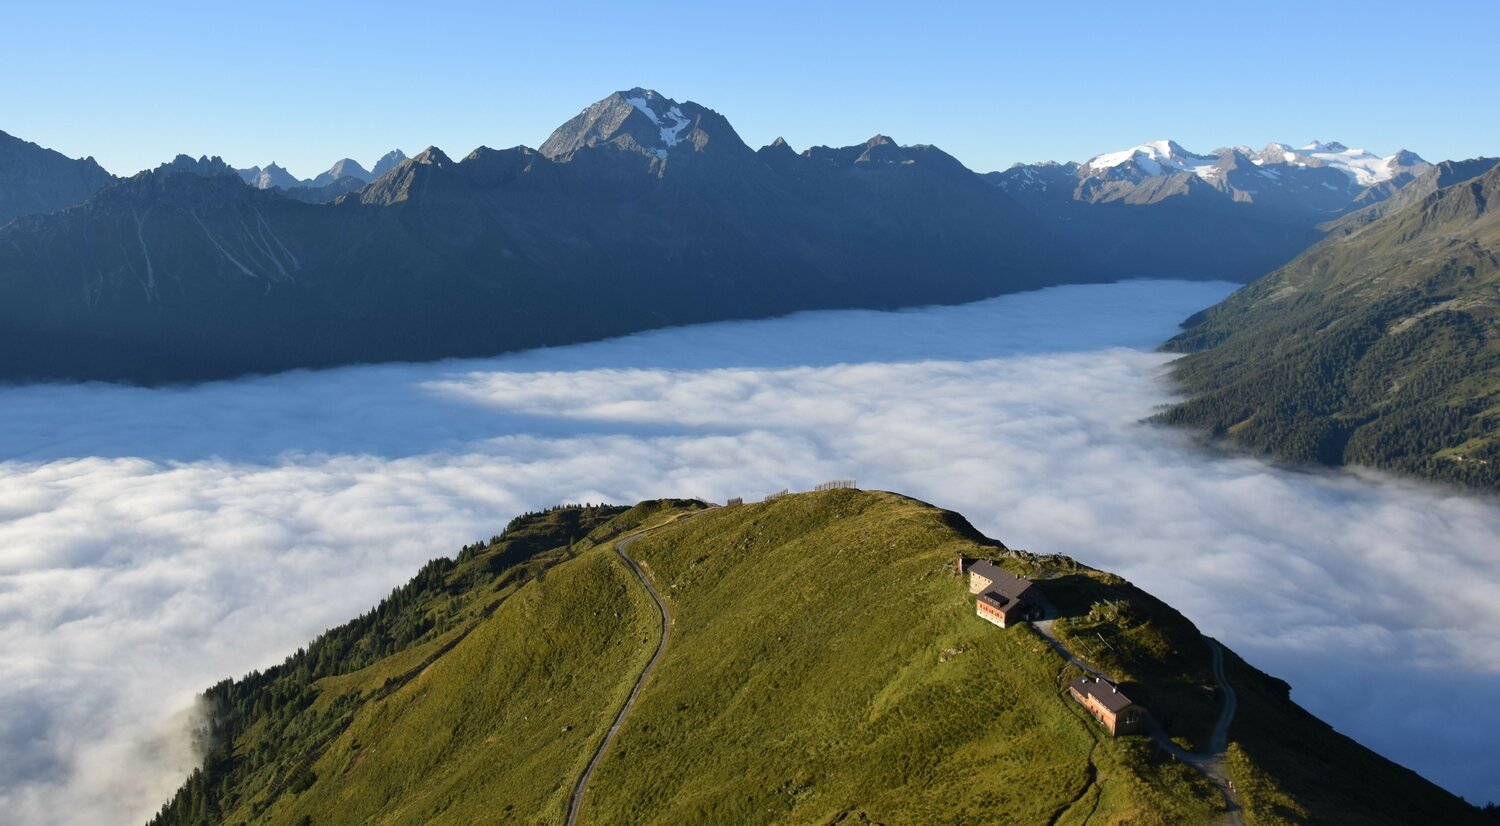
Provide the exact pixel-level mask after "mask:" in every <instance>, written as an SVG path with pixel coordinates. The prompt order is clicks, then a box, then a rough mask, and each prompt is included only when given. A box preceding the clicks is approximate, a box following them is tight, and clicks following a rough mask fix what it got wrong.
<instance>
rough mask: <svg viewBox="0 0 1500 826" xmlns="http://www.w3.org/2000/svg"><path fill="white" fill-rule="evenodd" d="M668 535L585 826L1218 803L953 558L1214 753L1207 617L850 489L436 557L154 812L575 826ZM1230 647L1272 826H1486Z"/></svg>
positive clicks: (636, 515) (1084, 814)
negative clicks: (1114, 726)
mask: <svg viewBox="0 0 1500 826" xmlns="http://www.w3.org/2000/svg"><path fill="white" fill-rule="evenodd" d="M685 516H691V518H687V519H684V518H682V517H685ZM654 526H661V527H660V528H659V529H657V530H655V531H653V532H651V533H649V534H646V535H645V536H644V537H643V538H642V539H640V540H639V541H637V542H636V543H634V544H633V545H632V546H631V547H630V548H629V553H630V555H631V557H632V558H634V559H636V560H638V561H639V563H640V564H641V565H642V567H643V569H644V570H645V572H646V574H647V575H648V576H649V577H650V578H651V579H652V581H653V582H654V584H655V586H656V588H657V590H658V591H659V592H660V593H661V594H662V596H663V598H664V599H665V601H666V602H667V604H668V606H669V609H670V612H671V615H672V618H673V630H672V637H671V643H670V645H669V646H668V648H667V650H666V653H665V655H664V657H663V658H662V660H661V661H660V662H659V664H658V665H657V666H656V669H655V670H654V672H653V673H652V674H651V676H650V677H649V679H648V680H647V682H646V684H645V687H644V689H643V691H642V692H641V694H640V696H639V698H638V700H637V702H636V704H635V706H634V707H633V708H632V710H631V711H630V713H629V714H628V715H627V716H626V718H625V720H624V723H623V726H622V727H621V729H620V731H619V734H618V737H617V739H616V740H615V741H614V742H613V743H612V745H611V746H610V747H609V749H608V750H607V751H606V752H605V755H604V759H603V761H602V762H601V763H600V765H599V766H598V768H597V770H596V772H595V774H594V776H593V778H592V782H591V783H590V785H589V787H588V790H587V794H586V796H585V798H584V802H583V806H582V809H581V812H580V817H579V822H580V823H601V824H602V823H663V824H666V823H700V822H713V823H724V822H731V823H765V822H792V823H818V824H825V823H857V822H874V823H987V822H995V821H997V820H1001V819H1003V820H1007V821H1011V822H1016V823H1059V824H1067V823H1083V822H1085V821H1087V822H1089V823H1096V824H1098V823H1139V824H1151V823H1204V822H1211V821H1213V820H1214V819H1215V818H1216V817H1218V816H1219V815H1220V814H1221V813H1222V809H1223V802H1222V798H1221V797H1220V795H1219V793H1218V791H1217V790H1216V789H1215V788H1214V787H1213V786H1212V785H1211V784H1209V783H1208V782H1207V781H1206V780H1205V779H1204V778H1203V777H1202V776H1200V775H1198V774H1197V773H1196V772H1195V771H1194V770H1193V769H1191V768H1189V767H1187V766H1185V765H1183V764H1181V763H1178V762H1176V761H1174V760H1173V759H1172V758H1171V757H1170V756H1169V755H1167V754H1166V753H1165V752H1163V751H1162V750H1161V749H1159V748H1158V747H1157V746H1156V745H1155V743H1153V741H1152V740H1150V739H1149V738H1147V737H1144V736H1134V737H1122V738H1118V739H1115V738H1110V737H1109V736H1108V735H1107V734H1106V733H1105V732H1104V731H1103V730H1102V729H1101V728H1100V726H1099V725H1098V724H1097V723H1095V722H1094V720H1093V719H1092V718H1091V717H1089V716H1088V715H1087V714H1086V713H1085V712H1084V711H1083V710H1082V709H1081V708H1079V707H1077V706H1076V705H1075V704H1074V703H1072V702H1071V701H1070V700H1068V699H1067V696H1066V694H1065V691H1064V689H1063V686H1064V685H1065V684H1066V682H1067V680H1068V679H1070V678H1071V677H1072V676H1073V675H1074V674H1075V673H1076V671H1075V669H1074V667H1072V666H1069V665H1066V664H1065V663H1064V661H1063V660H1062V658H1061V657H1060V656H1059V655H1058V654H1056V653H1055V652H1054V651H1053V650H1052V649H1051V648H1050V647H1048V645H1047V644H1046V643H1045V642H1044V641H1043V640H1042V639H1041V638H1039V637H1038V636H1037V635H1036V634H1035V633H1034V632H1033V631H1032V630H1031V629H1030V628H1029V627H1027V626H1026V625H1025V624H1022V625H1019V626H1015V627H1012V628H1010V629H1007V630H1001V629H998V628H996V627H994V626H992V625H990V624H988V623H986V622H984V621H983V620H980V619H979V618H977V617H975V616H974V608H973V601H972V597H970V595H969V594H968V591H967V589H966V588H965V586H964V584H963V582H962V580H961V579H960V578H959V577H957V576H956V575H955V574H954V572H953V560H954V558H955V557H956V556H957V555H959V554H964V555H968V556H983V557H988V558H993V559H996V560H998V561H1000V562H1001V563H1002V564H1004V565H1006V566H1007V567H1009V568H1011V569H1012V570H1014V571H1017V572H1020V573H1023V574H1030V575H1033V576H1036V577H1038V578H1043V579H1045V581H1044V583H1043V585H1044V587H1045V588H1046V593H1047V594H1048V595H1049V597H1051V598H1052V599H1053V601H1054V602H1055V603H1056V604H1057V606H1058V608H1059V609H1060V611H1061V613H1062V615H1063V618H1062V619H1060V620H1059V622H1058V629H1057V630H1058V633H1059V635H1060V636H1062V637H1063V638H1064V639H1066V640H1067V641H1068V642H1069V643H1070V646H1071V647H1073V648H1074V650H1075V651H1078V652H1079V653H1083V651H1084V650H1086V649H1085V648H1084V642H1085V641H1086V640H1090V639H1092V640H1100V641H1101V642H1107V643H1108V644H1107V645H1096V646H1094V648H1096V649H1098V651H1096V652H1094V653H1093V654H1090V655H1089V656H1090V658H1091V659H1095V660H1096V661H1095V662H1094V664H1095V665H1098V666H1100V667H1104V668H1106V669H1113V670H1117V671H1118V672H1119V673H1120V674H1121V675H1123V676H1125V677H1127V678H1128V680H1129V681H1130V684H1131V688H1132V690H1133V691H1135V692H1136V693H1137V694H1139V695H1140V696H1141V698H1143V699H1145V700H1146V702H1148V703H1150V704H1152V707H1153V709H1154V710H1155V711H1156V712H1157V714H1158V716H1159V717H1160V718H1161V719H1162V720H1163V722H1164V724H1165V726H1166V728H1167V731H1168V732H1169V733H1170V734H1172V735H1173V736H1174V737H1175V738H1176V739H1178V740H1179V742H1181V743H1183V744H1185V745H1190V746H1191V745H1193V744H1195V743H1197V742H1199V741H1201V740H1202V739H1203V738H1204V737H1205V736H1206V734H1207V732H1208V730H1209V729H1210V728H1211V727H1212V723H1213V720H1214V719H1215V718H1216V716H1217V713H1218V699H1217V698H1216V697H1215V696H1214V695H1213V694H1212V693H1211V691H1210V690H1208V688H1210V687H1211V686H1212V677H1211V675H1210V674H1209V670H1208V656H1209V655H1208V651H1207V647H1206V645H1205V644H1204V643H1203V641H1202V639H1201V637H1199V636H1198V634H1197V632H1196V630H1195V629H1193V627H1192V625H1191V624H1190V623H1189V622H1188V621H1187V620H1186V619H1184V618H1183V617H1182V616H1181V615H1179V614H1177V613H1176V612H1175V611H1173V610H1172V609H1171V608H1170V607H1168V606H1166V605H1164V604H1162V603H1160V602H1158V601H1156V600H1154V599H1152V598H1151V597H1149V596H1148V595H1146V594H1144V593H1142V592H1140V591H1139V590H1137V589H1135V588H1134V587H1133V586H1131V585H1130V584H1129V583H1127V582H1125V581H1123V580H1121V579H1119V578H1118V577H1114V576H1112V575H1109V574H1106V573H1103V572H1099V571H1093V570H1091V569H1088V568H1086V567H1083V566H1080V565H1078V564H1077V563H1075V562H1073V561H1072V560H1070V559H1068V558H1066V557H1060V556H1042V555H1036V554H1029V553H1024V552H1015V551H1009V550H1007V549H1005V548H1004V547H1003V546H1002V545H1000V544H999V543H997V542H994V541H992V540H989V539H986V538H984V537H983V536H981V535H979V534H978V533H977V532H975V531H974V530H973V529H972V528H971V527H970V526H969V525H968V524H967V523H966V522H965V521H964V520H963V519H962V518H961V517H959V516H957V515H956V514H952V513H949V512H946V511H942V510H939V509H936V508H933V507H931V506H928V505H925V504H923V503H921V502H917V501H914V500H911V499H908V498H905V497H901V496H898V495H895V494H889V493H871V492H859V491H849V490H839V491H828V492H824V493H816V494H799V495H795V496H789V497H785V498H782V499H779V500H776V501H773V502H766V503H760V504H754V505H744V506H737V507H732V508H719V509H712V510H707V511H703V510H700V509H699V506H698V505H697V503H690V502H652V503H643V504H642V505H638V506H636V507H635V508H633V509H631V510H629V511H624V510H622V509H606V508H594V509H565V510H559V511H552V512H549V513H547V514H542V515H533V516H531V517H528V518H525V519H522V520H518V522H517V524H515V525H513V527H512V528H511V529H510V530H508V531H507V532H506V534H505V535H503V536H501V537H498V538H497V540H496V541H493V542H491V543H488V544H485V545H482V546H471V547H470V548H468V549H465V551H464V552H463V553H462V554H460V559H459V560H458V561H439V562H435V563H432V564H430V565H429V566H428V568H427V569H424V573H423V575H421V576H419V577H418V579H417V580H414V581H413V583H412V584H411V585H408V586H406V588H405V589H402V591H398V592H397V593H396V594H394V595H393V597H392V599H391V600H389V601H388V602H387V604H386V605H385V606H382V608H381V609H379V610H377V612H375V615H376V616H377V618H378V617H381V616H386V615H387V614H389V613H391V612H392V611H396V613H395V614H391V615H392V616H395V615H400V616H408V617H410V616H421V617H425V618H427V620H426V621H425V623H424V622H415V624H413V622H414V621H411V620H408V621H407V622H406V624H392V623H389V622H384V621H383V620H379V619H377V621H375V622H374V623H373V625H372V623H371V622H370V620H368V619H367V618H362V619H361V620H360V621H358V622H357V623H355V624H352V625H351V627H350V628H349V629H340V630H338V631H335V632H330V634H329V635H328V636H325V637H324V638H323V639H321V640H320V641H319V642H318V643H315V644H314V645H313V646H312V648H310V649H308V652H305V653H299V655H298V656H296V657H293V658H292V659H291V660H289V661H288V663H287V665H286V666H284V667H282V668H280V669H277V670H274V672H275V673H269V672H268V674H267V675H251V676H250V677H247V678H246V679H245V680H242V681H237V682H233V683H225V684H221V685H220V686H216V687H215V689H213V690H212V691H211V692H210V694H209V696H210V699H211V701H213V702H214V703H216V704H217V705H218V706H219V708H220V714H221V719H227V720H229V721H230V722H227V723H225V722H221V723H220V724H219V726H218V728H217V730H216V732H215V736H216V748H215V750H214V752H213V753H212V755H211V756H210V757H209V759H208V760H207V761H206V765H205V768H204V769H203V770H202V771H200V772H199V773H198V774H196V775H194V777H193V778H192V779H190V780H189V782H188V783H187V785H186V786H185V787H184V789H183V790H182V791H181V792H179V794H178V795H177V796H176V798H174V800H173V801H172V802H171V803H169V804H168V806H167V807H166V808H165V809H164V810H163V813H162V815H161V816H160V817H159V818H158V819H157V821H156V822H158V823H161V824H169V823H221V822H222V823H246V824H249V823H257V824H258V823H267V824H282V823H285V824H300V823H317V824H325V823H328V824H341V823H381V824H386V823H391V824H395V823H477V822H517V823H560V822H562V820H563V818H564V815H565V812H566V809H567V798H568V795H569V794H570V792H571V790H572V787H573V783H574V782H575V781H576V780H577V778H578V776H579V774H580V773H581V772H582V770H583V768H584V766H585V764H586V762H587V760H588V758H589V756H590V754H591V753H592V751H593V749H594V747H595V746H596V745H597V744H598V743H599V742H600V739H601V738H602V737H603V735H604V732H605V730H606V729H607V727H608V726H609V723H610V721H611V719H612V718H613V715H614V713H615V712H616V710H617V709H618V708H619V707H620V705H621V703H622V702H623V700H624V699H625V697H626V695H627V694H628V693H629V690H630V687H631V685H632V684H633V682H634V680H635V678H636V676H637V675H638V674H639V673H640V672H641V669H642V668H643V667H644V665H645V663H646V661H647V660H648V659H649V657H650V655H651V653H652V651H653V650H654V649H655V646H656V643H657V640H658V634H659V626H658V621H659V619H658V615H657V613H656V609H655V606H654V605H653V604H652V603H651V600H650V597H649V596H648V595H647V594H646V592H645V589H644V588H643V587H642V585H641V584H640V582H639V581H637V580H636V579H635V578H634V576H633V574H632V573H631V572H630V571H629V569H628V568H627V567H626V566H625V565H624V563H623V562H622V561H621V560H620V559H618V558H617V557H616V556H615V554H614V553H613V544H614V541H615V540H616V539H618V538H620V537H623V536H629V535H632V534H634V533H635V532H637V531H639V530H641V529H643V528H649V527H654ZM434 571H436V572H437V573H434ZM394 604H399V606H401V607H400V608H399V610H397V609H393V608H388V607H387V606H390V605H394ZM360 623H364V624H363V625H360ZM424 625H425V629H424V630H422V631H421V632H420V633H416V632H412V633H409V634H408V637H409V642H408V643H407V644H406V645H404V646H401V647H399V648H398V650H394V651H392V652H391V653H389V654H386V655H385V656H381V657H379V658H376V659H373V660H369V661H368V662H366V660H365V659H364V658H363V657H362V656H359V655H350V657H349V658H347V659H346V660H344V661H342V662H344V663H346V664H347V665H348V666H351V667H343V666H341V665H339V664H337V663H335V664H334V665H331V666H325V667H323V669H322V671H318V670H316V669H309V668H305V667H304V666H305V665H306V663H307V662H308V660H309V658H312V654H311V652H313V651H321V650H323V648H324V647H326V646H327V645H329V644H331V643H329V642H327V641H328V640H343V639H350V638H357V639H358V640H360V641H361V642H360V643H357V644H350V645H345V646H343V647H341V648H340V649H339V650H340V651H349V652H358V651H368V650H373V649H374V648H378V647H379V646H378V645H376V644H375V643H373V642H369V641H370V640H373V639H376V638H378V637H380V634H378V633H376V632H375V631H372V630H369V628H371V627H374V626H378V627H381V628H393V627H402V628H405V627H411V628H416V627H419V626H424ZM362 629H363V630H362ZM313 659H314V660H315V659H316V658H313ZM1229 664H1230V668H1231V672H1232V677H1231V679H1232V680H1233V684H1234V685H1235V687H1236V688H1237V690H1238V691H1239V695H1240V698H1241V699H1240V716H1239V717H1238V718H1237V720H1239V721H1241V722H1238V723H1237V724H1236V726H1235V727H1234V728H1233V729H1231V735H1232V738H1233V740H1234V741H1235V744H1234V747H1233V749H1232V752H1231V758H1232V759H1231V763H1232V771H1233V773H1234V776H1235V777H1236V779H1237V782H1238V785H1240V786H1241V788H1242V789H1243V790H1244V794H1245V796H1246V804H1247V810H1248V814H1249V815H1250V818H1249V819H1250V822H1252V823H1265V824H1270V823H1288V822H1293V823H1295V822H1310V821H1312V820H1327V819H1329V818H1330V817H1333V818H1334V819H1338V820H1341V822H1368V823H1394V822H1414V821H1418V820H1422V819H1430V818H1438V821H1440V822H1447V823H1462V822H1466V821H1468V820H1472V819H1475V818H1476V817H1477V816H1476V815H1475V814H1474V812H1473V811H1472V810H1471V809H1469V808H1468V807H1466V806H1465V805H1464V804H1463V803H1462V802H1461V801H1459V800H1457V799H1456V798H1454V797H1452V796H1450V795H1448V794H1446V793H1444V792H1442V791H1441V790H1440V789H1437V788H1436V787H1434V786H1432V785H1431V784H1429V783H1427V782H1426V781H1423V780H1422V779H1421V778H1419V777H1417V776H1416V775H1414V774H1412V773H1411V772H1408V771H1406V770H1404V769H1401V768H1399V767H1397V766H1395V765H1393V764H1391V763H1389V762H1387V761H1385V760H1383V759H1381V758H1379V757H1377V756H1375V755H1373V754H1372V753H1370V752H1368V751H1367V750H1365V749H1363V748H1362V747H1360V746H1358V745H1357V744H1355V743H1353V742H1352V741H1350V740H1348V739H1346V738H1343V737H1341V736H1340V735H1338V734H1336V733H1334V732H1332V731H1331V730H1329V729H1328V728H1327V727H1326V726H1325V725H1323V724H1322V723H1320V722H1319V721H1317V720H1316V719H1314V718H1312V717H1311V716H1310V715H1307V714H1306V713H1305V712H1303V711H1302V710H1301V709H1298V708H1297V707H1296V706H1295V705H1293V704H1292V703H1291V702H1290V701H1289V700H1288V699H1287V697H1286V693H1287V690H1286V686H1285V685H1284V684H1283V683H1280V682H1279V681H1276V680H1274V679H1272V678H1269V677H1266V676H1265V675H1262V674H1260V673H1259V672H1256V671H1255V670H1254V669H1252V668H1250V667H1249V666H1246V665H1244V664H1243V663H1241V662H1240V661H1238V659H1237V658H1234V657H1233V656H1232V655H1230V656H1229ZM241 708H243V709H245V710H243V711H240V710H238V709H241ZM225 709H233V711H225ZM1438 821H1434V822H1438Z"/></svg>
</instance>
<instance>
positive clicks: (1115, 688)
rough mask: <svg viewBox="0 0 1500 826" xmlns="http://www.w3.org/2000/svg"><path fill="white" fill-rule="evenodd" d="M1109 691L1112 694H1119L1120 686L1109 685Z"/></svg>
mask: <svg viewBox="0 0 1500 826" xmlns="http://www.w3.org/2000/svg"><path fill="white" fill-rule="evenodd" d="M1109 693H1110V694H1119V693H1120V687H1119V686H1117V685H1112V686H1110V687H1109Z"/></svg>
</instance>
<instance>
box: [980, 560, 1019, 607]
mask: <svg viewBox="0 0 1500 826" xmlns="http://www.w3.org/2000/svg"><path fill="white" fill-rule="evenodd" d="M969 571H970V573H976V574H979V575H980V576H982V577H984V578H985V579H987V580H989V581H990V585H989V587H988V588H985V589H984V590H985V592H986V593H989V594H996V595H999V596H1002V597H1005V599H1006V600H1007V601H1009V600H1018V599H1020V598H1021V597H1022V596H1023V595H1024V594H1025V593H1026V592H1027V591H1028V590H1030V588H1031V586H1032V585H1033V584H1034V583H1033V582H1032V581H1031V580H1029V579H1026V578H1025V577H1019V576H1016V575H1015V574H1013V573H1011V572H1010V571H1007V570H1005V569H1004V568H1001V567H1000V566H999V565H996V564H995V563H993V562H986V561H985V560H983V559H980V560H976V561H975V562H974V563H973V564H972V565H970V566H969ZM1002 604H1004V603H1002Z"/></svg>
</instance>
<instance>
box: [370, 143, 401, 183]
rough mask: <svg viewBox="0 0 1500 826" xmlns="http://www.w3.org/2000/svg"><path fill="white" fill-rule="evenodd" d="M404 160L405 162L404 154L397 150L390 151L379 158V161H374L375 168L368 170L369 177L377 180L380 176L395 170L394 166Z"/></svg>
mask: <svg viewBox="0 0 1500 826" xmlns="http://www.w3.org/2000/svg"><path fill="white" fill-rule="evenodd" d="M404 160H406V153H405V152H402V151H401V150H399V149H392V150H391V151H389V152H387V153H385V154H384V155H381V156H380V160H378V161H376V162H375V166H373V167H371V168H370V175H371V176H373V177H375V178H379V177H380V176H381V175H384V174H385V173H387V172H390V171H391V170H392V169H395V168H396V165H397V164H399V163H401V162H402V161H404Z"/></svg>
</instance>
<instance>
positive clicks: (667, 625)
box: [566, 511, 706, 826]
mask: <svg viewBox="0 0 1500 826" xmlns="http://www.w3.org/2000/svg"><path fill="white" fill-rule="evenodd" d="M698 513H706V511H698ZM697 515H698V514H697V513H694V514H690V515H688V516H686V517H683V519H691V518H693V517H694V516H697ZM683 519H678V520H674V521H672V522H668V523H667V524H666V525H657V526H656V527H654V528H649V529H647V530H644V531H641V532H640V533H637V534H632V535H631V536H628V537H626V538H624V539H621V540H620V541H619V542H616V543H615V555H616V556H618V557H619V558H620V559H622V560H624V561H625V564H626V565H627V566H629V567H630V570H631V572H633V573H634V574H635V576H636V579H639V580H640V581H641V584H642V585H644V586H646V593H648V594H650V595H651V599H652V600H653V601H655V602H656V610H657V611H659V612H660V613H661V641H660V642H658V643H657V644H656V653H655V654H652V655H651V659H650V661H649V662H647V663H646V667H645V668H644V669H642V670H641V675H640V676H639V677H637V678H636V679H635V685H634V686H633V687H631V689H630V696H629V697H626V698H625V704H624V705H622V706H620V710H619V712H617V713H616V714H615V721H614V723H613V724H611V725H610V727H609V731H608V732H607V733H606V734H605V735H604V739H602V740H600V741H599V747H598V748H596V749H594V756H593V757H592V758H591V759H590V760H589V764H588V767H587V768H585V769H584V770H583V774H581V775H579V777H578V783H577V785H575V786H574V787H573V796H572V797H570V798H568V818H567V821H566V822H567V826H574V823H575V822H576V821H577V820H578V810H579V808H580V807H581V806H582V804H583V795H584V793H585V792H587V791H588V787H589V779H590V778H591V777H593V776H594V769H595V768H597V767H598V766H599V761H600V760H602V759H604V752H605V751H606V750H608V749H609V744H610V743H612V742H614V739H615V735H616V734H618V733H619V731H620V724H621V723H623V722H624V721H625V715H626V714H628V713H630V709H631V707H632V706H634V705H635V698H636V696H637V695H639V694H640V693H641V686H643V685H645V684H646V678H647V677H649V676H651V671H652V669H654V668H656V663H657V662H658V661H659V660H661V656H662V654H665V653H666V651H667V642H668V641H669V640H670V639H671V637H672V612H671V610H669V609H668V608H667V603H666V601H665V600H663V599H662V598H661V594H659V593H657V592H656V586H654V585H652V584H651V580H650V579H649V578H648V577H647V576H646V572H645V571H642V570H641V566H639V565H637V564H636V562H635V560H633V559H631V558H630V556H629V555H628V554H626V553H625V551H626V550H627V549H628V548H629V547H630V546H631V545H633V544H635V541H636V540H638V539H640V538H641V537H643V536H646V535H647V534H649V533H652V532H654V531H658V530H660V529H662V528H665V527H667V526H668V525H675V524H677V523H678V522H681V521H683Z"/></svg>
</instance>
